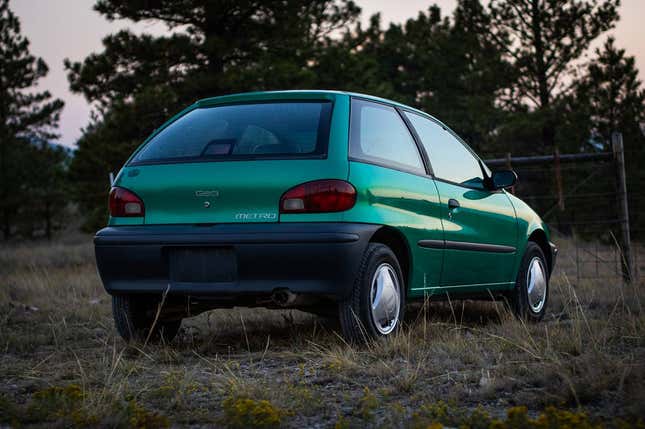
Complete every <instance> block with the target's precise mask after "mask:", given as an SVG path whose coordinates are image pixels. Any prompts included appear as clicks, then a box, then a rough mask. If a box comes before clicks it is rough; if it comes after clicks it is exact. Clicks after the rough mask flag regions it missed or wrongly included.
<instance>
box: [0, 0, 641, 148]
mask: <svg viewBox="0 0 645 429" xmlns="http://www.w3.org/2000/svg"><path fill="white" fill-rule="evenodd" d="M356 3H357V4H358V5H359V6H361V8H362V9H363V21H364V22H367V21H368V19H369V16H370V15H372V14H373V13H376V12H379V11H380V12H382V16H383V22H384V24H387V23H389V22H403V21H405V20H406V19H407V18H410V17H413V16H416V15H417V13H418V12H419V11H420V10H426V9H427V8H428V6H429V5H430V4H432V3H436V4H438V5H439V6H440V7H441V9H442V11H443V13H444V14H449V13H451V12H452V10H453V8H454V7H455V3H456V0H434V1H432V0H398V1H392V0H356ZM93 4H94V1H93V0H64V1H54V0H10V7H11V9H12V10H13V11H14V12H15V13H16V14H17V15H18V17H19V18H20V21H21V24H22V31H23V34H25V35H26V36H27V37H28V38H29V40H30V41H31V52H32V53H33V54H34V55H37V56H40V57H43V58H44V60H45V61H46V62H47V64H48V65H49V68H50V73H49V75H48V76H47V77H46V78H44V79H42V80H41V82H40V86H39V88H43V89H48V90H49V91H50V92H51V93H52V94H53V95H54V96H55V97H58V98H62V99H63V100H64V101H65V110H64V111H63V114H62V117H61V121H60V134H61V138H60V143H62V144H65V145H67V146H74V145H75V143H76V140H77V139H78V138H79V137H80V135H81V129H82V128H83V127H85V126H86V125H87V124H88V122H89V117H90V111H91V106H89V105H88V103H87V102H86V101H85V99H84V98H83V97H82V96H79V95H75V94H72V93H71V92H70V91H69V85H68V82H67V76H66V74H65V71H64V69H63V60H64V59H65V58H69V59H71V60H74V61H80V60H82V59H84V58H85V57H86V56H87V55H88V54H90V53H92V52H100V51H101V50H102V45H101V39H102V38H103V37H104V36H106V35H108V34H110V33H114V32H116V31H118V30H120V29H122V28H131V29H133V30H134V31H136V32H150V33H156V34H159V33H162V32H165V31H166V27H165V26H164V25H163V24H155V25H151V24H136V25H135V24H133V23H132V22H130V21H116V22H108V21H107V20H106V19H104V18H103V17H102V16H101V15H99V14H98V13H96V12H94V11H93V10H92V5H93ZM620 15H621V20H620V22H619V23H618V25H617V27H616V29H615V30H614V31H612V32H611V34H614V35H615V36H616V40H617V45H618V46H619V47H622V48H625V49H626V50H627V53H628V54H629V55H633V56H635V57H636V63H637V66H638V68H639V70H645V0H622V6H621V9H620ZM598 44H599V43H596V44H595V45H594V46H597V45H598ZM640 76H641V79H642V77H643V76H644V75H643V73H642V72H641V74H640ZM209 95H210V94H209Z"/></svg>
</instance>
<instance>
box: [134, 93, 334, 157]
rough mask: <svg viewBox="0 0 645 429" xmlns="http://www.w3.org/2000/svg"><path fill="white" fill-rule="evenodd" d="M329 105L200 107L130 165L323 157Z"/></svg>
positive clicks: (155, 138)
mask: <svg viewBox="0 0 645 429" xmlns="http://www.w3.org/2000/svg"><path fill="white" fill-rule="evenodd" d="M331 105H332V103H331V102H328V101H316V102H302V101H299V102H274V103H256V104H236V105H226V106H216V107H202V108H197V109H195V110H192V111H190V112H188V113H187V114H185V115H183V116H182V117H180V118H179V119H177V120H176V121H174V122H173V123H171V124H170V125H168V126H167V127H166V128H164V129H163V130H162V131H161V132H160V133H159V134H157V135H156V136H154V137H153V138H152V139H151V140H150V141H149V142H148V143H147V144H146V145H145V146H144V147H143V148H142V149H141V150H140V151H139V152H138V153H137V154H136V155H135V156H134V158H133V159H132V161H131V163H130V164H144V163H164V162H182V161H184V162H195V161H209V160H238V159H239V160H243V159H288V158H309V157H320V156H324V155H326V153H327V144H328V141H329V126H330V118H331Z"/></svg>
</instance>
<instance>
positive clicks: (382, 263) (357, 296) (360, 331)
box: [339, 243, 405, 343]
mask: <svg viewBox="0 0 645 429" xmlns="http://www.w3.org/2000/svg"><path fill="white" fill-rule="evenodd" d="M404 287H405V286H404V283H403V275H402V273H401V266H400V265H399V261H398V260H397V258H396V255H395V254H394V252H392V250H391V249H390V248H389V247H387V246H386V245H384V244H380V243H370V244H369V246H368V248H367V250H366V252H365V255H364V256H363V260H362V262H361V266H360V268H359V270H358V273H357V276H356V280H355V281H354V285H353V289H352V292H351V295H350V296H349V298H348V299H346V300H345V301H343V302H341V303H340V304H339V307H340V308H339V313H340V325H341V331H342V333H343V336H344V337H345V339H347V340H348V341H350V342H353V343H362V342H366V341H367V340H369V339H373V338H379V337H387V336H390V335H392V334H393V333H394V332H396V330H398V329H399V328H400V326H401V322H402V320H403V313H404V309H405V290H404Z"/></svg>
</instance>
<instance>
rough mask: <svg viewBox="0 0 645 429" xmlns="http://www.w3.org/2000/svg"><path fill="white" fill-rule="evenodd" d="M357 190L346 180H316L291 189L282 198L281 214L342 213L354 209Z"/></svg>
mask: <svg viewBox="0 0 645 429" xmlns="http://www.w3.org/2000/svg"><path fill="white" fill-rule="evenodd" d="M354 203H356V189H354V187H353V186H352V185H351V184H350V183H348V182H345V181H344V180H335V179H329V180H316V181H315V182H307V183H303V184H301V185H298V186H296V187H293V188H291V189H289V190H288V191H287V192H285V193H284V194H283V195H282V198H280V213H324V212H342V211H344V210H349V209H351V208H352V207H354Z"/></svg>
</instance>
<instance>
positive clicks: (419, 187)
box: [345, 161, 443, 298]
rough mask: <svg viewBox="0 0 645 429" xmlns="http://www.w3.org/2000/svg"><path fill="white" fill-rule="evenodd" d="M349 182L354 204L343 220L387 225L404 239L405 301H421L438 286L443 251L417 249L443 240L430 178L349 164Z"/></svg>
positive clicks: (434, 188) (367, 165) (434, 192)
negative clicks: (425, 242) (423, 243)
mask: <svg viewBox="0 0 645 429" xmlns="http://www.w3.org/2000/svg"><path fill="white" fill-rule="evenodd" d="M349 181H350V182H351V183H352V184H353V185H354V186H355V187H356V191H357V200H356V205H355V206H354V207H353V208H352V209H351V210H349V211H347V212H346V214H345V220H346V221H348V222H367V223H374V224H380V225H387V226H390V227H392V228H395V229H396V230H398V231H399V232H401V233H402V235H403V236H404V237H405V239H406V241H407V243H408V246H409V251H410V252H409V254H410V259H411V260H410V267H411V270H410V272H409V275H410V277H409V282H408V285H407V287H408V297H409V298H416V297H422V296H424V294H425V293H426V291H427V290H429V288H431V287H433V286H435V287H436V286H438V285H439V282H440V279H441V269H442V265H443V250H442V249H430V248H421V247H419V246H418V245H417V243H418V241H419V240H443V228H442V225H441V218H440V202H439V194H438V192H437V188H436V186H435V183H434V181H433V180H432V178H430V177H429V176H422V175H416V174H411V173H406V172H402V171H397V170H393V169H390V168H386V167H381V166H378V165H372V164H366V163H362V162H354V161H352V162H350V166H349Z"/></svg>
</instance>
